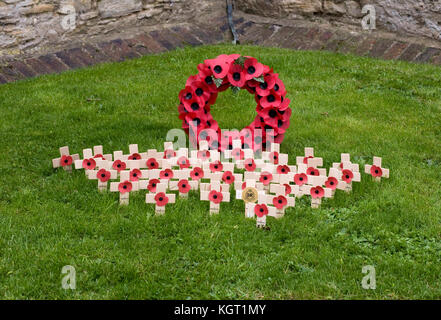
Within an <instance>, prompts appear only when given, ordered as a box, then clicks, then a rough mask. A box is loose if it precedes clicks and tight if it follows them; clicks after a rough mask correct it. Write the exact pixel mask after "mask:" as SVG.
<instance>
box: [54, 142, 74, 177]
mask: <svg viewBox="0 0 441 320" xmlns="http://www.w3.org/2000/svg"><path fill="white" fill-rule="evenodd" d="M78 159H80V156H79V155H78V154H77V153H76V154H72V155H71V154H70V153H69V147H68V146H65V147H61V148H60V157H59V158H55V159H52V166H53V167H54V168H59V167H63V169H64V170H66V171H68V172H72V163H74V162H75V161H76V160H78Z"/></svg>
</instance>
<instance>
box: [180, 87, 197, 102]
mask: <svg viewBox="0 0 441 320" xmlns="http://www.w3.org/2000/svg"><path fill="white" fill-rule="evenodd" d="M194 95H195V93H194V90H193V88H192V87H191V86H185V88H184V89H182V90H181V91H179V101H181V102H182V103H184V101H185V100H190V99H191V98H193V96H194Z"/></svg>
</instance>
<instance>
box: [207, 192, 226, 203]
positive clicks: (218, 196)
mask: <svg viewBox="0 0 441 320" xmlns="http://www.w3.org/2000/svg"><path fill="white" fill-rule="evenodd" d="M222 199H223V195H222V193H221V192H217V191H216V190H211V191H210V193H209V194H208V200H210V201H211V202H213V203H216V204H218V203H221V201H222Z"/></svg>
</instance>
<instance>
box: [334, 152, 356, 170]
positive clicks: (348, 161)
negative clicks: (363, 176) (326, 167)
mask: <svg viewBox="0 0 441 320" xmlns="http://www.w3.org/2000/svg"><path fill="white" fill-rule="evenodd" d="M343 163H345V164H346V169H349V170H351V171H352V172H359V171H360V167H359V165H358V163H352V162H351V156H350V154H349V153H342V154H341V155H340V162H333V163H332V167H333V168H336V169H338V170H340V171H341V170H343Z"/></svg>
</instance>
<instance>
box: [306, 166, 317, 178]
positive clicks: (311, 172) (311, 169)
mask: <svg viewBox="0 0 441 320" xmlns="http://www.w3.org/2000/svg"><path fill="white" fill-rule="evenodd" d="M306 174H307V175H310V176H319V175H320V172H319V171H318V169H316V168H314V167H309V168H308V169H307V170H306Z"/></svg>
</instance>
